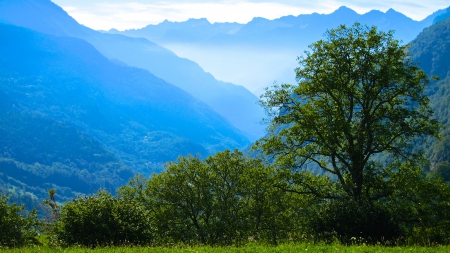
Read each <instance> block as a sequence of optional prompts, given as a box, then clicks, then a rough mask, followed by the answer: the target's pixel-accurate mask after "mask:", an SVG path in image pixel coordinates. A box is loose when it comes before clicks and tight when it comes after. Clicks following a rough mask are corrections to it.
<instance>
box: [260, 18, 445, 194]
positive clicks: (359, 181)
mask: <svg viewBox="0 0 450 253" xmlns="http://www.w3.org/2000/svg"><path fill="white" fill-rule="evenodd" d="M309 48H310V51H306V52H305V55H304V56H301V57H299V58H298V61H299V65H300V66H299V67H298V68H297V69H296V78H297V81H298V84H297V85H291V84H282V85H275V86H274V87H273V88H272V89H267V90H266V93H265V94H264V95H263V96H262V97H261V104H262V105H263V106H264V107H265V108H266V110H267V111H268V115H269V120H270V126H269V133H270V134H269V135H268V136H267V137H265V138H263V139H262V140H260V141H259V142H258V143H257V147H261V148H262V149H263V151H264V152H265V153H266V154H268V155H272V156H274V158H275V160H276V162H277V164H278V165H280V166H281V167H284V168H289V169H294V170H296V171H297V172H298V173H297V174H296V175H297V183H298V184H299V185H301V186H302V187H303V193H312V194H315V195H317V196H319V197H323V198H331V199H334V198H342V197H346V198H350V199H353V200H355V201H358V202H359V201H363V200H377V199H379V198H382V197H386V196H388V195H390V194H391V193H392V192H393V190H394V189H393V188H394V187H393V185H392V184H389V180H391V178H392V175H393V174H392V173H402V169H400V164H405V163H408V164H410V166H412V167H413V166H414V165H417V164H419V163H420V162H421V161H422V155H421V152H420V150H415V149H414V146H413V145H412V144H413V142H414V141H415V140H418V139H419V138H421V137H424V136H428V135H432V136H437V129H438V125H439V124H438V122H437V121H436V120H434V119H432V110H431V109H430V107H429V104H428V98H427V96H426V95H425V93H424V88H425V85H426V84H427V83H428V82H429V79H428V77H427V75H426V74H425V73H424V72H423V71H422V70H420V69H419V68H418V67H417V65H416V64H414V63H413V62H412V61H411V59H410V57H409V56H408V53H407V50H406V49H407V45H401V43H400V42H399V41H398V40H396V39H394V36H393V32H392V31H391V32H387V33H386V32H382V31H378V30H377V28H376V27H368V26H363V25H360V24H358V23H356V24H354V25H353V26H352V27H346V26H344V25H342V26H340V27H338V28H337V29H332V30H328V31H327V32H326V33H325V39H324V40H319V41H317V42H315V43H313V44H312V45H310V46H309ZM381 157H383V158H382V159H381ZM312 167H315V168H320V169H319V171H320V173H321V174H323V175H325V176H318V175H312V174H311V172H310V169H311V168H312ZM334 179H336V180H334ZM324 180H325V181H327V180H328V182H326V183H325V182H324ZM320 182H322V183H320ZM324 186H326V187H324ZM333 188H334V190H332V189H333Z"/></svg>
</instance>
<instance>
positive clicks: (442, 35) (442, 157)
mask: <svg viewBox="0 0 450 253" xmlns="http://www.w3.org/2000/svg"><path fill="white" fill-rule="evenodd" d="M409 52H410V54H411V56H412V58H413V59H414V60H415V61H416V62H417V63H418V64H419V66H420V67H421V68H422V69H423V70H424V71H425V72H426V73H427V74H428V75H434V76H437V77H438V78H439V79H440V80H438V81H434V82H432V84H431V85H430V86H429V88H428V95H429V96H430V101H431V104H432V108H433V110H434V111H435V117H436V118H437V119H438V120H439V121H441V122H442V127H441V133H440V134H441V137H442V140H441V141H434V142H433V143H432V144H431V146H430V147H429V148H428V153H429V157H430V160H431V166H432V168H437V167H440V165H445V164H449V162H450V121H449V119H450V107H449V102H450V61H449V59H450V18H447V19H444V20H441V21H439V22H437V23H435V24H434V25H433V26H431V27H429V28H426V29H424V30H423V32H422V33H420V34H419V35H418V36H417V38H416V39H414V40H413V41H412V42H411V47H410V48H409ZM447 167H448V166H447Z"/></svg>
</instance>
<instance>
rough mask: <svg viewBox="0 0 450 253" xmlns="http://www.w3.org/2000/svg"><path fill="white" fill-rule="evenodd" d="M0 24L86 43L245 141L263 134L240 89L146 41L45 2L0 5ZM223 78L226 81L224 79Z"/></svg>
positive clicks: (251, 99) (251, 100) (257, 111)
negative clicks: (148, 76) (101, 28)
mask: <svg viewBox="0 0 450 253" xmlns="http://www.w3.org/2000/svg"><path fill="white" fill-rule="evenodd" d="M0 22H4V23H9V24H14V25H17V26H22V27H27V28H30V29H33V30H36V31H39V32H42V33H46V34H50V35H58V36H61V35H63V36H72V37H76V38H80V39H83V40H86V41H88V42H89V43H91V44H92V45H93V46H94V47H95V48H96V49H97V50H98V51H99V52H100V53H101V54H103V55H104V56H106V57H107V58H109V59H114V60H115V61H118V62H122V64H127V65H129V66H133V67H138V68H142V69H146V70H148V71H150V72H151V73H152V74H154V75H155V76H157V77H159V78H162V79H164V80H165V81H166V82H169V83H171V84H173V85H175V86H178V87H180V88H181V89H183V90H185V91H187V92H188V93H190V94H191V95H193V96H194V97H195V98H197V99H199V100H201V101H203V102H204V103H206V104H208V105H209V106H210V107H212V108H213V109H214V110H215V111H216V112H218V113H219V114H221V115H222V116H223V117H225V118H226V119H227V120H228V121H230V122H231V124H232V125H234V126H235V127H237V128H238V129H240V130H241V132H243V133H244V134H245V135H246V136H247V138H250V139H252V140H256V139H257V138H259V137H261V136H262V135H263V133H264V127H263V126H262V125H261V124H259V123H260V120H261V118H262V117H263V115H264V112H263V110H262V109H261V108H260V107H259V106H258V105H257V101H258V98H257V97H256V96H255V95H254V94H252V93H251V92H250V91H248V90H247V89H246V88H244V87H243V86H240V85H235V84H232V83H229V82H225V81H220V80H217V79H215V77H214V76H212V75H211V74H210V73H207V72H205V71H204V70H203V69H202V68H201V67H200V66H199V65H198V64H197V63H195V62H193V61H191V60H188V59H186V58H181V57H179V56H177V55H176V54H174V53H173V52H172V51H170V50H168V49H166V48H164V47H162V46H159V45H157V44H155V43H153V42H151V41H149V40H147V39H143V38H131V37H127V36H123V35H114V34H106V33H101V32H97V31H94V30H92V29H90V28H87V27H85V26H82V25H80V24H78V23H77V21H76V20H74V19H73V18H72V17H70V16H69V15H68V14H67V13H66V12H65V11H64V10H63V9H62V8H60V7H59V6H57V5H56V4H54V3H53V2H51V1H50V0H18V1H0ZM224 80H228V79H224Z"/></svg>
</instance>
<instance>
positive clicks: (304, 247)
mask: <svg viewBox="0 0 450 253" xmlns="http://www.w3.org/2000/svg"><path fill="white" fill-rule="evenodd" d="M0 251H2V252H5V253H22V252H24V253H25V252H26V253H29V252H73V253H81V252H99V253H100V252H105V253H106V252H118V253H120V252H123V253H134V252H154V253H165V252H174V253H191V252H198V253H202V252H204V253H225V252H240V253H246V252H258V253H282V252H349V253H350V252H442V253H444V252H445V253H447V252H450V246H432V247H419V246H417V247H415V246H407V247H400V246H396V247H384V246H367V245H355V246H343V245H339V244H336V245H325V244H318V245H317V244H281V245H278V246H265V245H246V246H242V247H209V246H204V247H203V246H198V247H105V248H95V249H89V248H84V247H71V248H50V247H46V246H35V247H29V248H16V249H0Z"/></svg>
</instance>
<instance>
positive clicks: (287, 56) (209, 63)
mask: <svg viewBox="0 0 450 253" xmlns="http://www.w3.org/2000/svg"><path fill="white" fill-rule="evenodd" d="M443 12H444V10H440V11H437V12H435V13H433V14H432V15H430V16H428V17H427V18H425V19H424V20H422V21H415V20H412V19H411V18H409V17H406V16H405V15H403V14H402V13H399V12H397V11H395V10H393V9H389V10H388V11H387V12H386V13H384V12H381V11H377V10H372V11H370V12H368V13H365V14H358V13H356V12H355V11H354V10H352V9H350V8H347V7H345V6H342V7H340V8H339V9H337V10H336V11H334V12H333V13H331V14H318V13H313V14H304V15H299V16H285V17H281V18H278V19H274V20H268V19H265V18H254V19H253V20H252V21H251V22H249V23H247V24H236V23H214V24H211V23H209V22H208V21H207V20H206V19H190V20H187V21H185V22H169V21H164V22H162V23H160V24H158V25H148V26H146V27H144V28H141V29H131V30H126V31H123V32H119V31H117V30H111V31H110V33H120V34H124V35H127V36H133V37H142V38H147V39H149V40H151V41H154V42H156V43H158V44H160V45H162V46H164V47H166V48H169V49H171V50H172V51H174V52H175V53H177V54H178V55H181V56H184V57H187V58H189V59H192V60H194V61H196V62H197V63H199V64H200V66H202V67H203V68H204V69H205V70H206V71H209V72H211V73H212V74H213V75H214V76H215V77H217V78H219V79H223V80H228V81H231V82H233V83H236V84H240V85H244V86H245V87H246V88H247V89H249V90H250V91H252V92H254V93H255V94H257V95H259V94H261V93H262V92H263V90H264V88H265V87H267V86H270V85H272V83H273V82H274V81H277V82H278V83H294V82H295V79H294V77H295V76H294V71H293V70H294V68H296V67H297V61H296V58H297V57H298V56H300V55H302V54H303V51H304V50H307V46H308V45H309V44H311V43H312V42H315V41H317V40H319V39H322V35H323V34H324V32H325V31H326V30H327V29H331V28H335V27H337V26H339V25H341V24H344V25H352V24H354V23H355V22H360V23H362V24H367V25H369V26H372V25H375V26H377V27H378V28H379V29H380V30H383V31H388V30H394V31H395V37H396V38H397V39H400V40H402V41H403V42H404V43H408V42H410V41H411V40H413V39H414V38H415V37H416V36H417V35H418V34H419V33H420V32H421V31H422V30H423V29H424V28H425V27H428V26H430V25H431V24H432V23H433V20H434V18H435V17H436V16H438V15H439V14H441V13H443ZM217 59H220V60H217Z"/></svg>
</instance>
